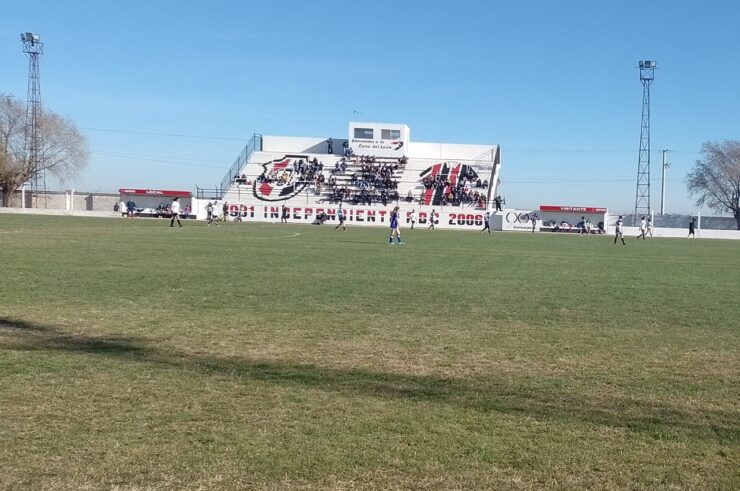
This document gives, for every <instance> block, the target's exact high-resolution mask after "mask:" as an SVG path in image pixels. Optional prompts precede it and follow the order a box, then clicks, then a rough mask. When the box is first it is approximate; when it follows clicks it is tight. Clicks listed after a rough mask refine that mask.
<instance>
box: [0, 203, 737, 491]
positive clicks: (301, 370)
mask: <svg viewBox="0 0 740 491" xmlns="http://www.w3.org/2000/svg"><path fill="white" fill-rule="evenodd" d="M386 232H387V231H386V230H384V229H379V228H364V229H360V228H350V229H348V230H347V231H346V232H340V231H337V232H335V231H333V227H327V226H320V227H317V226H298V225H292V226H291V225H272V224H229V225H228V226H220V227H210V228H208V227H206V226H205V225H204V224H202V223H194V222H186V223H185V227H183V228H182V229H177V228H174V229H171V228H169V227H168V226H167V224H166V223H165V222H164V221H156V220H149V221H147V220H122V219H120V220H116V219H91V218H88V219H83V218H71V217H56V218H52V217H36V216H22V215H0V257H1V258H2V283H1V284H0V488H2V489H121V490H134V489H209V490H210V489H276V490H277V489H295V488H299V489H395V488H403V489H409V488H412V489H445V490H447V489H543V488H553V489H607V490H608V489H650V490H652V489H702V490H704V489H738V488H740V359H739V353H740V296H739V292H740V288H739V287H740V243H738V242H733V241H720V240H713V241H710V240H704V241H702V240H695V241H690V240H685V239H652V240H648V241H640V242H639V243H638V242H637V241H636V240H634V239H632V240H629V239H628V244H627V246H626V247H623V246H621V245H620V246H614V245H612V238H605V237H575V236H560V235H555V234H543V235H531V234H526V233H525V234H516V233H509V234H505V233H498V234H495V235H494V237H493V238H492V239H491V238H489V237H487V236H481V235H479V234H478V233H476V232H447V231H441V230H438V231H434V232H427V231H426V230H414V231H408V230H404V231H403V234H404V239H405V240H406V242H407V245H405V246H395V245H394V246H388V245H387V244H386V243H385V241H386V239H387V235H386ZM296 234H299V235H296Z"/></svg>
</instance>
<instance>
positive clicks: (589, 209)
mask: <svg viewBox="0 0 740 491" xmlns="http://www.w3.org/2000/svg"><path fill="white" fill-rule="evenodd" d="M540 211H557V212H562V213H606V208H596V207H593V206H552V205H540Z"/></svg>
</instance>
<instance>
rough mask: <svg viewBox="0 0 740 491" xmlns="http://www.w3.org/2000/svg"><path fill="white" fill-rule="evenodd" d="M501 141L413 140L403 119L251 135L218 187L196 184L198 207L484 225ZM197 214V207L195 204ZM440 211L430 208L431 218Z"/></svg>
mask: <svg viewBox="0 0 740 491" xmlns="http://www.w3.org/2000/svg"><path fill="white" fill-rule="evenodd" d="M500 169H501V153H500V147H499V146H498V145H462V144H450V143H425V142H414V141H412V140H411V138H410V129H409V127H408V126H406V125H403V124H379V123H357V122H353V123H349V127H348V135H347V138H311V137H285V136H262V135H254V137H253V138H252V139H251V140H250V142H249V143H248V145H247V146H246V147H245V149H244V150H243V151H242V153H241V154H240V155H239V157H238V158H237V160H236V161H235V163H234V165H232V167H231V168H230V169H229V171H228V172H227V174H226V176H224V179H223V180H222V183H221V187H220V189H216V190H213V189H211V190H208V189H201V188H198V190H197V197H198V198H199V199H198V200H197V202H198V206H199V207H201V208H202V207H203V206H204V203H207V202H208V201H214V200H215V201H217V202H218V203H219V204H222V203H223V202H226V203H227V204H228V205H227V207H228V210H229V215H230V218H231V219H232V220H233V219H240V220H244V221H275V220H277V219H279V218H281V217H282V214H283V213H284V211H285V210H287V213H288V220H289V221H290V222H293V223H320V222H323V221H328V222H329V223H331V222H334V221H336V213H337V209H338V208H339V206H340V205H341V206H342V208H343V209H344V210H345V213H346V215H347V221H348V223H350V224H356V225H371V226H372V225H376V226H382V225H385V224H387V221H388V213H389V211H390V209H391V208H392V207H394V206H396V205H397V206H399V207H400V209H401V216H402V223H403V222H408V220H409V219H410V216H411V214H412V212H414V214H415V216H416V219H417V221H418V224H419V225H420V226H424V225H428V224H429V223H430V220H434V222H435V226H436V227H439V228H468V229H470V228H480V227H482V225H483V220H484V217H485V212H486V211H488V210H491V211H494V208H495V206H494V202H495V199H496V196H497V188H498V182H499V173H500ZM194 211H195V212H196V213H198V216H200V214H201V212H200V210H194ZM432 213H434V217H432Z"/></svg>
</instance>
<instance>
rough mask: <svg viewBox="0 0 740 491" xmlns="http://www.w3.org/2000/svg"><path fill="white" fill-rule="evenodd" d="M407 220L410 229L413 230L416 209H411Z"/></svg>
mask: <svg viewBox="0 0 740 491" xmlns="http://www.w3.org/2000/svg"><path fill="white" fill-rule="evenodd" d="M409 221H411V230H414V224H416V211H414V210H411V215H409Z"/></svg>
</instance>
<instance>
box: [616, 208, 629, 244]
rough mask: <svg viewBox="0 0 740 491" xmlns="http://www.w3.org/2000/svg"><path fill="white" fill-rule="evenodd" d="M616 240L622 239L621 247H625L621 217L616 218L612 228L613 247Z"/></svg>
mask: <svg viewBox="0 0 740 491" xmlns="http://www.w3.org/2000/svg"><path fill="white" fill-rule="evenodd" d="M617 239H622V245H627V243H626V242H625V241H624V222H623V221H622V215H619V218H617V225H616V227H615V228H614V245H617Z"/></svg>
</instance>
